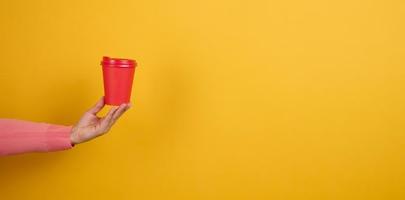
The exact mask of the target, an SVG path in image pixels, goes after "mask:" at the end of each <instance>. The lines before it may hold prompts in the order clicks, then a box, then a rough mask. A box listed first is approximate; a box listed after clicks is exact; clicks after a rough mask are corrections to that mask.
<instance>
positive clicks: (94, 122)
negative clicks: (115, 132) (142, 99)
mask: <svg viewBox="0 0 405 200" xmlns="http://www.w3.org/2000/svg"><path fill="white" fill-rule="evenodd" d="M104 105H105V104H104V97H102V98H101V99H100V100H99V101H98V102H97V104H96V105H94V106H93V107H92V108H90V109H89V110H88V111H87V112H86V113H84V115H83V116H82V117H81V119H80V120H79V122H78V123H77V124H76V125H74V126H73V128H72V132H71V134H70V141H71V142H72V144H80V143H83V142H87V141H89V140H92V139H94V138H96V137H98V136H100V135H103V134H105V133H107V132H108V131H109V130H110V128H111V127H112V125H113V124H114V123H115V122H116V121H117V120H118V118H120V117H121V115H122V114H124V112H125V111H127V110H128V109H129V108H130V107H131V105H130V104H125V103H124V104H121V105H120V106H114V107H112V108H111V109H110V110H109V112H108V114H107V115H105V116H104V117H101V118H100V117H98V116H97V113H98V112H99V111H100V110H101V109H103V107H104Z"/></svg>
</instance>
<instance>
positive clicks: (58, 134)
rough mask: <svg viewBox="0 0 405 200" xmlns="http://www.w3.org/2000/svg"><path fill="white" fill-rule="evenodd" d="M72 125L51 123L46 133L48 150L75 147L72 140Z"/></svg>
mask: <svg viewBox="0 0 405 200" xmlns="http://www.w3.org/2000/svg"><path fill="white" fill-rule="evenodd" d="M71 130H72V126H62V125H53V124H49V126H48V128H47V129H46V132H45V134H44V136H45V137H44V139H45V141H44V142H45V144H46V146H47V151H60V150H66V149H70V148H72V147H73V145H72V143H71V141H70V132H71Z"/></svg>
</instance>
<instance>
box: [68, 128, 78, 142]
mask: <svg viewBox="0 0 405 200" xmlns="http://www.w3.org/2000/svg"><path fill="white" fill-rule="evenodd" d="M77 135H78V134H77V127H76V126H73V127H72V129H71V131H70V143H71V144H72V146H74V145H76V144H79V142H78V138H77Z"/></svg>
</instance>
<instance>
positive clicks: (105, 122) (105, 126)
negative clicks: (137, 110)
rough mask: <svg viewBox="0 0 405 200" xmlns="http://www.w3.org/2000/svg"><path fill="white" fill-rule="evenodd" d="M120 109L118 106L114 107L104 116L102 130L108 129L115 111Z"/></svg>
mask: <svg viewBox="0 0 405 200" xmlns="http://www.w3.org/2000/svg"><path fill="white" fill-rule="evenodd" d="M117 110H118V107H112V108H111V109H110V110H109V111H108V113H107V115H106V116H105V117H103V119H102V121H101V125H100V126H101V132H103V133H104V132H106V131H108V129H109V127H110V124H111V122H112V117H113V115H114V113H115V112H116V111H117Z"/></svg>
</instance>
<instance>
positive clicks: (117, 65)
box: [101, 57, 136, 106]
mask: <svg viewBox="0 0 405 200" xmlns="http://www.w3.org/2000/svg"><path fill="white" fill-rule="evenodd" d="M101 65H102V70H103V82H104V102H105V104H108V105H114V106H118V105H121V104H123V103H129V102H131V91H132V83H133V79H134V74H135V67H136V62H135V61H134V60H129V59H121V58H109V57H104V58H103V61H102V62H101Z"/></svg>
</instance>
